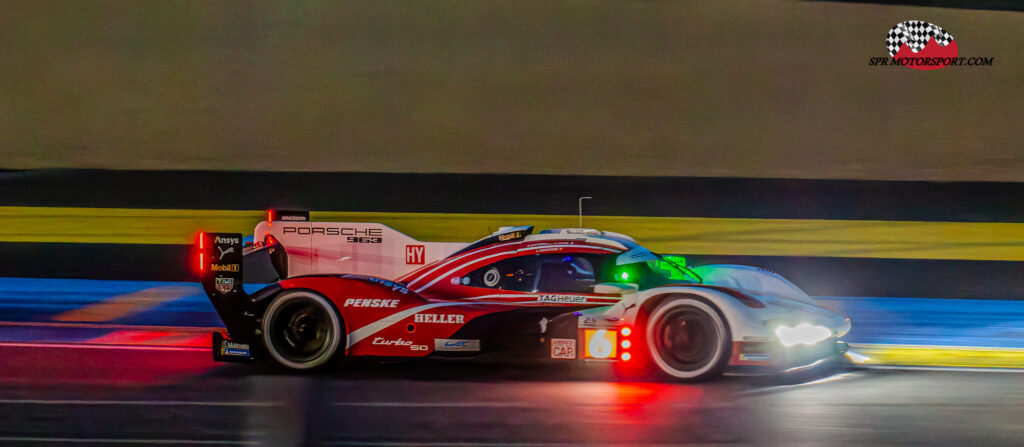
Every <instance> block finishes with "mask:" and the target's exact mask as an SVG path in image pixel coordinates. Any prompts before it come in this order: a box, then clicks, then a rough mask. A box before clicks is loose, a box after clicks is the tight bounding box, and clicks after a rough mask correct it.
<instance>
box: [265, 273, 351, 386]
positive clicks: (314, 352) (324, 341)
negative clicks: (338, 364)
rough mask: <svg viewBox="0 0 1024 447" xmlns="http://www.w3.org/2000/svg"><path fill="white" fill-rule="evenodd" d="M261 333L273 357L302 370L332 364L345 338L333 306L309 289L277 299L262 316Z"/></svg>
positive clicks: (283, 363) (286, 294) (281, 362)
mask: <svg viewBox="0 0 1024 447" xmlns="http://www.w3.org/2000/svg"><path fill="white" fill-rule="evenodd" d="M262 330H263V344H264V346H265V347H266V348H267V352H268V353H269V354H270V356H271V357H272V358H273V359H274V360H276V361H277V363H279V364H281V365H282V366H285V367H288V368H291V369H300V370H301V369H312V368H316V367H318V366H321V365H324V364H325V363H327V362H328V361H330V360H331V358H332V357H334V355H335V353H337V352H338V349H339V347H340V346H341V343H342V340H343V339H344V338H345V332H344V324H343V322H342V320H341V318H340V317H339V316H338V312H337V311H336V310H335V308H334V305H332V304H331V302H330V301H328V300H327V298H324V297H323V295H320V294H317V293H314V292H311V291H306V290H291V291H286V292H284V293H282V294H280V295H278V296H277V297H276V298H274V300H273V301H272V302H271V303H270V305H269V306H268V307H267V311H266V312H265V313H264V314H263V324H262ZM342 349H344V348H342Z"/></svg>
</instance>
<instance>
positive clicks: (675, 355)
mask: <svg viewBox="0 0 1024 447" xmlns="http://www.w3.org/2000/svg"><path fill="white" fill-rule="evenodd" d="M646 326H647V327H646V339H647V346H648V348H649V355H650V359H651V361H652V363H653V364H652V366H653V367H654V368H657V369H658V372H660V373H661V375H662V376H664V377H665V378H668V379H672V380H682V381H697V380H705V379H709V378H712V377H716V376H718V375H721V373H722V371H723V370H724V369H725V366H726V364H727V363H728V362H729V348H730V345H731V343H730V339H731V338H730V335H729V327H728V325H727V324H726V322H725V319H724V318H723V317H722V315H721V314H720V313H719V312H718V310H717V309H715V308H714V307H713V306H711V305H710V304H708V303H706V302H704V301H702V300H699V299H696V298H672V299H668V300H666V301H665V302H663V303H661V304H660V305H659V306H658V307H657V308H655V309H654V311H653V312H652V313H651V315H650V317H649V318H648V319H647V325H646Z"/></svg>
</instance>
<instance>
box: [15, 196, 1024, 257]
mask: <svg viewBox="0 0 1024 447" xmlns="http://www.w3.org/2000/svg"><path fill="white" fill-rule="evenodd" d="M265 215H266V212H265V211H222V210H166V209H127V208H43V207H0V242H68V243H115V244H190V243H192V242H193V241H194V239H195V235H196V233H198V232H199V231H200V230H204V231H222V232H237V233H243V234H251V233H252V230H253V227H254V226H255V225H256V223H258V222H259V221H260V220H262V219H263V218H264V217H265ZM312 219H313V220H316V221H326V222H330V221H334V222H345V221H354V222H380V223H383V224H385V225H389V226H391V227H394V228H395V229H397V230H399V231H402V232H404V233H407V234H409V235H410V236H412V237H414V238H417V239H420V240H425V241H471V240H474V239H477V238H479V237H481V236H482V235H485V234H488V233H490V232H492V231H494V230H496V229H498V227H500V226H505V225H535V226H537V228H557V227H574V226H576V225H577V217H576V216H558V215H524V214H458V213H453V214H442V213H371V212H315V211H314V212H312ZM584 225H585V226H587V227H592V228H599V229H602V230H609V231H616V232H621V233H625V234H629V235H631V236H633V237H634V238H636V240H637V241H639V242H640V243H641V244H643V245H645V246H647V247H649V248H651V249H653V250H655V251H660V252H666V253H680V254H695V255H696V254H715V255H760V256H832V257H854V258H903V259H960V260H996V261H1024V224H1022V223H989V222H907V221H855V220H814V219H733V218H694V217H622V216H586V217H585V221H584Z"/></svg>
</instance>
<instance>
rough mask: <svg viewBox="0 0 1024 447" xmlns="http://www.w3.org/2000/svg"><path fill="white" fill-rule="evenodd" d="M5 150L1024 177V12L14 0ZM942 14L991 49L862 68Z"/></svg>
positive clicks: (167, 159) (307, 166) (368, 163)
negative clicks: (958, 59) (943, 62)
mask: <svg viewBox="0 0 1024 447" xmlns="http://www.w3.org/2000/svg"><path fill="white" fill-rule="evenodd" d="M2 9H3V13H2V14H0V168H17V169H22V168H46V167H71V168H113V169H246V170H317V171H383V172H487V173H497V172H511V173H545V174H557V173H579V174H599V175H603V174H618V175H669V176H730V177H796V178H856V179H924V180H931V179H938V180H999V181H1024V130H1022V129H1024V126H1021V125H1020V120H1021V117H1024V100H1022V98H1024V51H1022V50H1024V14H1021V13H1018V12H1005V11H974V10H958V9H941V8H918V7H904V6H883V5H873V4H846V3H833V2H798V1H745V2H674V1H557V2H550V1H520V0H517V1H441V2H438V1H433V0H431V1H373V2H292V1H281V2H251V1H220V2H201V1H174V0H166V1H116V2H115V1H87V2H78V1H5V2H3V4H2ZM907 19H921V20H928V21H931V22H934V23H937V24H939V25H940V26H943V27H944V28H946V29H947V30H948V31H949V32H951V33H952V34H953V35H954V37H955V38H956V39H957V42H958V44H959V48H960V54H961V55H962V56H984V57H994V58H995V65H994V66H992V67H950V68H946V69H942V70H938V71H934V72H920V71H916V70H910V69H906V68H902V67H869V66H868V60H869V58H871V57H881V56H886V55H887V53H886V49H885V46H884V38H885V35H886V32H887V31H888V29H889V28H890V27H891V26H893V25H894V24H896V23H897V22H900V21H903V20H907Z"/></svg>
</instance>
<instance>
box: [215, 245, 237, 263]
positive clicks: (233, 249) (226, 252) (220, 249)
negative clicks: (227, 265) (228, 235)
mask: <svg viewBox="0 0 1024 447" xmlns="http://www.w3.org/2000/svg"><path fill="white" fill-rule="evenodd" d="M217 251H219V252H220V256H219V257H218V258H217V259H218V260H221V261H223V260H224V255H226V254H228V253H234V252H235V247H228V249H227V250H225V249H223V248H220V246H219V245H218V246H217Z"/></svg>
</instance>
